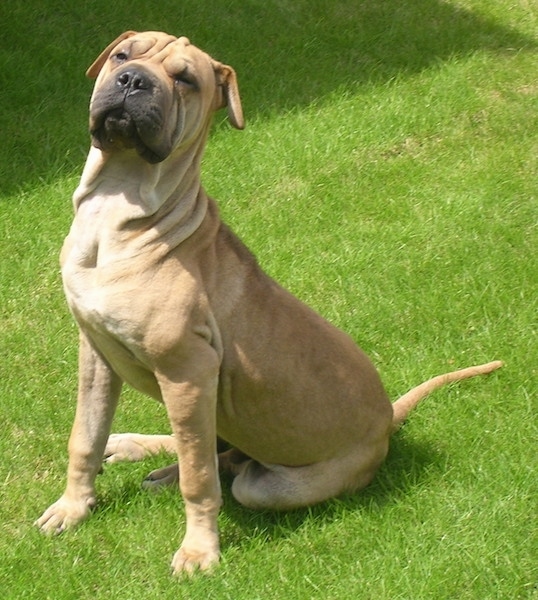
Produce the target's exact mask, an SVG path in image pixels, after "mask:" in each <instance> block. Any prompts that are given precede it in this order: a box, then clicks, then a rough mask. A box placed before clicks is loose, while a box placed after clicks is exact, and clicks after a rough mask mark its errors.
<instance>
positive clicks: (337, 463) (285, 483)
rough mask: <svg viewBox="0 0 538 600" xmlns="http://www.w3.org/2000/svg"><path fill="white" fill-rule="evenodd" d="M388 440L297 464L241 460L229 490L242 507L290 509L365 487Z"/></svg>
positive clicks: (385, 450) (381, 456)
mask: <svg viewBox="0 0 538 600" xmlns="http://www.w3.org/2000/svg"><path fill="white" fill-rule="evenodd" d="M387 450H388V439H386V440H381V441H380V443H379V444H375V445H372V446H370V447H367V448H361V450H360V452H358V451H357V452H351V453H350V454H349V455H347V456H344V457H339V458H335V459H331V460H328V461H325V462H320V463H314V464H312V465H306V466H300V467H287V466H283V465H270V464H260V463H259V462H256V461H254V460H252V459H250V460H247V461H245V462H243V463H241V464H240V465H239V466H238V467H237V471H239V473H238V475H237V476H236V477H235V479H234V481H233V484H232V493H233V495H234V496H235V498H236V499H237V500H238V501H239V502H240V503H241V504H243V505H244V506H247V507H248V508H253V509H261V510H265V509H267V510H290V509H294V508H299V507H301V506H310V505H312V504H317V503H318V502H323V501H324V500H328V499H329V498H334V497H336V496H338V495H340V494H342V493H344V492H349V491H355V490H357V489H360V488H363V487H365V486H367V485H368V484H369V483H370V481H371V480H372V479H373V477H374V474H375V472H376V471H377V469H378V468H379V466H380V465H381V463H382V462H383V460H384V458H385V456H386V453H387Z"/></svg>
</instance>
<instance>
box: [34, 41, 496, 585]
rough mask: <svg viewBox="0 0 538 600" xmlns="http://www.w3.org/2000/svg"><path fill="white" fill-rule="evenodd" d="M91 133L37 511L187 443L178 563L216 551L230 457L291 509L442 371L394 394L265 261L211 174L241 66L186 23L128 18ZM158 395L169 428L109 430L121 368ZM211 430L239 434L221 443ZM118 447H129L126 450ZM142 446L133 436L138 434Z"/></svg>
mask: <svg viewBox="0 0 538 600" xmlns="http://www.w3.org/2000/svg"><path fill="white" fill-rule="evenodd" d="M88 75H89V76H90V77H93V78H96V79H97V80H96V84H95V89H94V92H93V95H92V98H91V104H90V133H91V136H92V147H91V149H90V152H89V156H88V159H87V162H86V165H85V168H84V171H83V173H82V179H81V182H80V185H79V186H78V188H77V189H76V191H75V193H74V197H73V202H74V208H75V217H74V221H73V224H72V227H71V230H70V232H69V234H68V236H67V238H66V240H65V243H64V246H63V249H62V253H61V265H62V277H63V282H64V288H65V294H66V297H67V301H68V304H69V307H70V309H71V311H72V313H73V315H74V317H75V319H76V321H77V323H78V325H79V328H80V358H79V391H78V401H77V411H76V416H75V421H74V425H73V429H72V433H71V436H70V440H69V466H68V473H67V486H66V489H65V492H64V494H63V495H62V496H61V498H60V499H59V500H58V501H57V502H56V503H54V504H53V505H52V506H51V507H50V508H48V509H47V510H46V511H45V513H44V514H43V516H42V517H41V518H40V519H39V520H38V521H37V524H38V526H39V527H40V528H41V529H42V530H44V531H46V532H61V531H63V530H64V529H66V528H68V527H70V526H73V525H76V524H77V523H79V522H80V521H82V520H83V519H85V518H86V517H87V516H88V515H89V513H90V511H91V508H92V507H93V506H94V505H95V502H96V494H95V478H96V475H97V473H98V472H99V470H100V468H101V463H102V460H103V456H104V455H105V454H106V455H107V457H108V460H111V461H113V460H118V459H121V458H130V459H133V458H142V457H143V456H144V455H145V454H147V453H152V452H155V451H157V450H160V449H161V448H165V449H168V450H173V451H176V452H177V454H178V456H179V469H177V468H173V469H171V470H170V469H168V470H166V472H165V473H164V474H163V473H161V474H157V476H156V477H154V478H153V480H154V481H155V480H156V481H157V482H159V481H166V480H167V479H172V480H174V479H176V478H177V476H176V474H178V475H179V486H180V489H181V493H182V495H183V498H184V503H185V512H186V532H185V537H184V539H183V542H182V544H181V546H180V548H179V550H178V551H177V552H176V554H175V555H174V558H173V562H172V566H173V569H174V571H175V572H176V573H179V572H182V571H187V572H192V571H193V570H195V569H198V568H199V569H207V568H209V567H211V566H212V565H213V564H215V563H216V562H217V561H218V559H219V537H218V531H217V514H218V511H219V507H220V505H221V491H220V482H219V474H218V470H219V466H220V468H222V469H229V470H230V471H231V472H232V473H233V474H234V475H235V479H234V481H233V484H232V492H233V495H234V496H235V497H236V498H237V499H238V501H239V502H241V503H242V504H244V505H245V506H248V507H252V508H263V509H266V508H267V509H279V510H283V509H292V508H295V507H299V506H305V505H310V504H313V503H316V502H321V501H323V500H326V499H327V498H331V497H333V496H337V495H338V494H341V493H342V492H344V491H349V490H356V489H359V488H362V487H364V486H365V485H367V484H368V483H369V482H370V481H371V480H372V478H373V476H374V473H375V472H376V470H377V468H378V467H379V465H380V464H381V463H382V462H383V460H384V458H385V456H386V454H387V449H388V445H389V437H390V434H391V431H393V430H394V429H395V428H397V427H398V425H399V424H400V423H401V422H402V421H403V420H404V419H405V418H406V416H407V414H408V412H409V411H410V410H411V409H412V408H413V407H414V406H415V405H416V403H417V402H418V401H419V400H420V399H421V398H422V397H423V396H424V395H426V394H427V393H429V392H430V391H431V390H432V389H434V388H435V387H438V386H439V385H442V384H444V383H447V382H449V381H456V380H458V379H463V378H465V377H470V376H473V375H476V374H479V373H489V372H490V371H492V370H494V369H496V368H498V367H499V366H500V365H501V363H500V362H493V363H489V364H487V365H482V366H480V367H472V368H469V369H464V370H463V371H458V372H455V373H451V374H447V375H443V376H440V377H438V378H435V379H433V380H431V381H429V382H426V383H425V384H422V385H421V386H419V387H418V388H416V389H414V390H412V391H411V392H409V393H408V394H406V395H405V396H403V397H402V398H401V399H400V400H398V401H397V402H396V403H395V404H393V405H392V404H391V403H390V401H389V400H388V398H387V395H386V393H385V391H384V389H383V386H382V384H381V381H380V378H379V376H378V374H377V372H376V370H375V368H374V367H373V365H372V363H371V362H370V360H369V359H368V357H367V356H366V355H365V354H364V352H362V351H361V350H360V349H359V348H358V347H357V346H356V345H355V343H354V342H353V340H352V339H351V338H350V337H349V336H348V335H346V334H345V333H343V332H342V331H339V330H338V329H336V328H335V327H333V326H332V325H330V324H329V323H328V322H327V321H325V320H324V319H323V318H322V317H320V316H319V315H318V314H316V313H315V312H314V311H312V310H311V309H310V308H308V307H307V306H305V305H304V304H303V303H302V302H300V301H299V300H297V299H296V298H295V297H294V296H292V295H291V294H290V293H288V292H287V291H286V290H284V289H283V288H281V287H280V286H279V285H278V284H277V283H275V281H273V280H272V279H271V278H270V277H268V276H267V275H266V274H265V273H264V272H263V271H262V270H261V268H260V267H259V266H258V264H257V262H256V260H255V258H254V257H253V256H252V254H251V253H250V252H249V251H248V250H247V249H246V248H245V246H244V245H243V244H242V243H241V241H239V239H238V238H237V237H236V236H235V235H234V234H233V233H232V232H231V231H230V229H228V227H226V225H224V224H223V223H222V222H221V220H220V219H219V214H218V209H217V207H216V205H215V203H214V201H213V200H212V199H210V198H209V197H208V196H207V195H206V193H205V191H204V189H203V188H202V186H201V182H200V161H201V159H202V153H203V150H204V145H205V142H206V138H207V135H208V131H209V127H210V123H211V117H212V115H213V113H214V112H215V111H216V110H218V109H220V108H223V107H227V110H228V115H229V119H230V122H231V124H232V125H233V126H234V127H236V128H238V129H242V128H243V114H242V109H241V102H240V98H239V92H238V87H237V82H236V75H235V72H234V70H233V69H232V68H231V67H229V66H226V65H224V64H221V63H220V62H217V61H216V60H214V59H212V58H211V57H210V56H208V55H207V54H206V53H204V52H202V51H201V50H199V49H198V48H196V47H195V46H193V45H192V44H191V43H190V42H189V40H188V39H187V38H185V37H180V38H176V37H174V36H171V35H167V34H165V33H158V32H146V33H134V32H127V33H125V34H123V35H122V36H120V37H119V38H118V39H117V40H115V41H114V42H113V43H112V44H111V45H110V46H108V47H107V48H106V49H105V50H104V52H103V53H102V54H101V55H100V56H99V57H98V58H97V60H96V61H95V62H94V64H93V65H92V66H91V67H90V68H89V70H88ZM123 382H127V383H128V384H130V385H132V386H133V387H135V388H136V389H138V390H141V391H142V392H144V393H146V394H147V395H149V396H151V397H153V398H156V399H157V400H159V401H160V402H162V403H164V405H165V407H166V410H167V414H168V416H169V419H170V424H171V428H172V431H173V437H167V436H158V437H137V436H132V435H131V436H129V435H128V436H127V437H125V436H124V437H120V438H114V437H112V438H111V440H110V442H109V444H108V447H107V439H108V436H109V433H110V428H111V422H112V418H113V415H114V411H115V408H116V404H117V400H118V397H119V394H120V390H121V387H122V383H123ZM217 438H220V439H222V440H225V441H226V442H227V443H228V444H229V445H230V446H231V449H229V450H227V451H226V452H224V453H221V454H220V456H218V453H217ZM122 448H123V450H122ZM133 448H134V450H133Z"/></svg>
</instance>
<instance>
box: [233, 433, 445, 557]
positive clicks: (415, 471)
mask: <svg viewBox="0 0 538 600" xmlns="http://www.w3.org/2000/svg"><path fill="white" fill-rule="evenodd" d="M445 464H446V457H445V456H444V454H443V452H442V451H441V450H440V449H439V448H438V447H434V446H433V445H432V444H430V443H427V442H423V441H421V442H419V441H416V440H413V439H410V438H409V436H407V435H406V434H405V432H399V433H397V434H396V435H394V436H393V438H392V440H391V447H390V450H389V454H388V456H387V459H386V461H385V463H384V464H383V466H382V467H381V468H380V469H379V471H378V472H377V474H376V476H375V478H374V480H373V482H372V483H371V484H370V485H369V486H368V487H366V488H365V489H363V490H359V491H358V492H356V493H349V494H345V495H343V496H340V497H339V498H335V499H332V500H329V501H326V502H323V503H321V504H318V505H315V506H312V507H307V508H302V509H296V510H293V511H287V512H277V511H254V510H249V509H246V508H245V507H243V506H241V505H240V504H239V503H238V502H237V501H236V500H235V499H234V498H233V496H232V493H231V482H232V479H231V477H230V478H228V477H224V478H223V479H222V484H223V500H224V505H223V509H222V513H223V520H224V521H225V522H226V523H227V525H228V526H225V527H223V528H222V532H221V536H222V545H223V547H224V548H225V547H227V546H243V545H245V544H246V545H248V544H250V542H251V540H252V538H253V537H254V536H255V537H259V536H262V537H263V538H264V540H269V541H276V540H279V539H286V538H288V537H290V536H292V535H293V533H294V532H296V531H298V530H299V529H300V528H301V527H302V526H303V525H304V524H305V523H306V522H310V521H312V520H315V521H316V522H318V523H331V522H334V521H336V520H338V519H339V518H340V517H341V515H342V513H346V514H349V513H355V512H356V513H357V514H358V515H359V514H360V515H361V517H362V518H364V517H366V518H368V516H369V515H373V514H374V513H375V514H378V513H379V512H380V511H384V510H386V509H387V508H388V507H390V506H391V505H394V504H396V503H399V502H401V501H402V499H405V497H406V496H407V495H409V494H410V493H411V492H412V491H413V490H414V489H415V488H417V487H420V486H423V485H424V484H426V483H427V482H428V481H429V480H432V479H435V478H438V477H440V476H441V474H442V472H443V469H444V465H445Z"/></svg>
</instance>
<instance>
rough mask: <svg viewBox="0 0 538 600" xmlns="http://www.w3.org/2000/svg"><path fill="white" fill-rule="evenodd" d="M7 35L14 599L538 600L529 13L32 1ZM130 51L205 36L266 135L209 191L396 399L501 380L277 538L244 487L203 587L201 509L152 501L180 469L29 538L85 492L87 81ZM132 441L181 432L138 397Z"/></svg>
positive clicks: (1, 328) (5, 163)
mask: <svg viewBox="0 0 538 600" xmlns="http://www.w3.org/2000/svg"><path fill="white" fill-rule="evenodd" d="M215 4H217V6H215ZM288 4H289V5H288ZM327 4H330V7H329V6H326V5H327ZM133 14H135V16H134V17H133V16H132V15H133ZM0 18H1V20H2V23H3V39H2V43H1V45H0V106H1V107H2V110H1V112H0V130H1V131H2V145H1V147H0V332H1V333H0V356H1V357H2V359H1V360H0V397H1V398H2V415H3V420H4V426H3V427H2V430H1V432H0V456H1V459H0V482H1V483H0V506H1V511H2V520H1V528H2V529H1V531H2V534H1V536H0V555H1V556H2V560H1V561H0V580H1V581H2V583H3V586H2V588H3V597H5V598H9V599H12V598H13V599H15V598H21V597H24V598H28V599H30V598H35V599H39V600H43V599H47V598H51V599H54V600H61V599H84V598H92V599H93V598H107V599H112V598H122V599H129V598H142V597H144V598H177V597H186V598H195V599H196V598H215V599H219V600H220V599H225V598H231V599H234V600H241V599H243V598H244V599H248V600H254V599H257V598H260V599H280V598H288V599H290V600H292V599H295V598H297V599H301V600H303V599H305V598H316V599H317V598H320V599H347V598H357V599H365V600H366V599H374V598H375V599H387V600H389V599H390V600H396V599H400V598H401V599H406V600H408V599H411V598H412V599H413V600H418V599H429V598H443V599H444V598H446V599H458V600H459V599H479V600H489V599H507V598H529V599H530V598H537V597H538V573H537V568H536V565H537V564H538V551H537V548H538V541H537V535H536V532H537V519H536V495H537V493H538V490H537V484H536V449H535V446H533V444H535V441H536V434H537V427H536V394H537V386H536V355H537V345H536V326H537V318H536V315H537V308H538V301H537V298H538V289H537V288H538V286H537V282H538V272H537V262H536V259H535V255H536V248H537V242H538V239H537V231H536V224H537V221H538V185H537V181H538V162H537V160H538V159H537V156H538V137H537V134H536V132H537V131H538V85H537V83H536V48H537V40H536V38H535V37H533V36H534V35H535V33H536V31H537V25H538V11H537V9H536V7H535V6H534V4H532V3H530V2H527V1H526V0H517V1H516V2H509V1H508V0H498V1H497V2H495V3H492V2H489V0H459V1H455V0H452V1H447V2H441V1H437V0H411V1H406V2H404V1H403V0H402V1H400V0H397V1H394V2H388V1H384V0H380V1H379V2H369V1H367V0H360V1H359V2H354V3H351V2H344V1H337V2H331V3H323V2H319V1H315V2H306V0H298V1H297V2H294V3H292V4H291V3H285V2H280V1H278V0H270V1H267V2H263V3H261V2H260V3H257V2H254V1H249V2H244V1H243V0H241V1H239V0H232V1H231V2H227V3H209V2H208V3H205V2H193V1H191V0H186V1H185V2H182V3H181V4H180V5H178V4H177V3H175V2H171V1H168V0H163V2H160V3H158V4H156V3H141V2H140V3H136V10H134V11H133V10H132V2H131V3H127V2H125V1H124V0H118V1H117V2H114V3H109V2H104V1H102V0H96V1H95V2H92V3H89V2H80V3H78V4H77V5H76V6H75V5H71V4H68V3H65V2H63V1H60V0H49V1H48V2H47V6H46V8H44V7H43V5H42V4H37V3H35V2H32V1H29V0H26V1H25V2H22V1H18V0H14V1H12V2H9V3H4V4H2V6H1V7H0ZM130 28H134V29H150V28H156V29H164V30H167V31H170V32H172V33H178V34H179V33H186V34H187V35H189V36H190V37H191V39H192V40H193V41H194V42H195V43H196V44H197V45H199V46H201V47H203V48H204V49H206V50H208V51H209V52H210V53H212V54H213V55H214V56H216V57H218V58H219V59H221V60H224V61H225V62H228V63H229V64H232V65H233V66H234V67H235V68H236V69H237V71H238V73H239V81H240V86H241V90H242V96H243V101H244V107H245V113H246V115H247V118H248V127H247V129H246V130H245V131H244V132H242V133H239V132H234V131H232V130H230V128H229V127H228V126H227V125H226V124H225V123H224V116H219V117H218V118H217V119H216V124H215V127H214V131H213V135H212V138H211V140H210V142H209V146H208V149H207V154H206V158H205V161H204V182H205V186H206V188H207V190H208V191H209V193H210V194H211V195H213V196H214V197H215V198H218V199H219V203H220V206H221V210H222V213H223V216H224V218H225V219H226V221H227V222H229V223H230V224H231V225H232V226H233V227H234V229H235V230H236V231H237V232H238V233H239V234H240V235H241V237H242V238H243V239H244V240H245V241H246V242H247V244H248V245H249V246H250V247H251V248H252V249H253V250H254V251H255V253H256V254H257V255H258V257H259V260H260V262H261V263H262V265H263V266H264V267H265V268H266V269H267V270H268V271H269V272H270V273H271V274H272V275H274V276H275V277H276V278H278V279H279V280H280V281H281V282H282V283H283V284H285V285H286V286H287V287H289V288H290V289H291V290H292V291H293V292H294V293H296V294H297V295H298V296H300V297H301V298H302V299H304V300H305V301H307V302H308V303H309V304H311V305H312V306H314V307H315V308H316V309H317V310H318V311H320V312H321V313H322V314H324V315H325V316H326V317H327V318H329V319H330V320H331V321H332V322H334V323H335V324H337V325H338V326H340V327H342V328H343V329H345V330H347V331H349V332H350V333H351V334H352V335H353V337H354V338H355V339H356V340H357V342H358V343H359V344H360V345H361V346H363V347H364V348H365V350H366V351H367V352H368V353H369V354H370V355H371V356H372V358H373V360H374V362H375V363H376V365H377V366H378V368H379V370H380V371H381V373H382V376H383V379H384V381H385V383H386V386H387V389H388V391H389V393H390V395H391V396H392V397H394V398H396V397H397V396H398V395H399V394H401V393H403V392H404V391H405V390H406V389H407V388H408V387H410V386H412V385H414V384H416V383H418V382H419V381H421V380H423V379H424V378H426V377H427V376H430V375H434V374H436V373H439V372H442V371H445V370H447V369H450V368H452V367H456V366H465V365H468V364H472V363H478V362H484V361H487V360H492V359H495V358H500V359H502V360H504V361H505V362H506V366H505V368H504V369H503V370H502V371H501V372H498V373H496V374H494V375H492V376H490V377H488V378H485V379H480V380H472V381H468V382H465V383H464V384H460V385H458V386H453V387H451V388H448V389H444V390H442V391H439V392H437V393H436V394H435V396H432V397H431V398H430V399H429V400H428V401H427V402H425V403H424V404H423V405H421V407H420V408H419V409H418V410H417V411H416V412H415V413H414V414H413V415H412V418H411V419H410V420H409V422H408V424H407V425H406V426H405V427H404V429H403V430H402V431H401V432H399V433H398V434H397V435H396V436H395V438H394V440H393V444H392V448H391V452H390V455H389V457H388V460H387V462H386V464H385V465H384V466H383V468H382V469H381V470H380V472H379V474H378V476H377V478H376V479H375V481H374V483H373V484H372V485H371V486H370V487H369V488H368V489H366V490H364V491H363V492H362V493H360V494H357V495H354V496H346V497H344V498H340V499H336V500H333V501H331V502H327V503H325V504H323V505H320V506H316V507H313V508H311V509H308V510H306V509H305V510H299V511H294V512H292V513H289V514H272V513H254V512H250V511H248V510H246V509H243V508H241V507H240V506H238V505H237V503H236V502H235V501H234V500H233V498H232V497H231V494H230V492H229V482H225V485H224V494H225V505H224V508H223V510H222V512H221V516H220V528H221V533H222V549H223V559H222V565H221V567H220V568H219V570H218V571H217V572H216V573H215V574H214V575H213V576H210V577H201V576H200V577H195V578H193V579H192V580H188V581H181V582H177V581H175V580H173V579H172V578H170V577H169V572H168V565H169V561H170V559H171V556H172V554H173V552H174V551H175V549H176V548H177V545H178V543H179V540H180V537H181V533H182V531H183V526H184V516H183V512H182V502H181V499H180V497H179V496H178V494H177V493H176V492H175V491H173V490H170V491H166V492H164V493H162V494H159V495H149V494H147V493H144V492H143V491H141V490H140V489H139V481H140V480H141V479H142V477H143V476H144V475H145V474H146V472H147V471H148V470H151V469H152V468H155V467H157V466H160V465H162V464H163V463H166V458H164V457H157V458H154V459H151V460H149V461H147V462H146V463H144V464H137V465H116V466H113V467H112V466H111V467H109V468H107V469H106V470H105V473H104V474H103V475H102V476H101V477H100V479H99V483H98V486H99V497H100V506H99V508H98V510H97V511H96V513H95V514H94V516H93V517H92V519H91V520H90V521H88V522H87V523H86V524H84V525H83V526H82V527H81V528H79V529H78V530H76V531H75V532H73V533H70V534H67V535H65V536H63V537H62V538H59V539H49V538H44V537H42V536H40V535H39V534H38V532H37V531H35V530H34V528H33V527H32V523H33V521H34V520H35V518H36V517H37V516H39V514H40V513H41V512H42V510H43V509H44V508H45V507H46V506H47V505H48V504H49V503H50V502H52V501H53V500H54V499H55V498H56V497H57V496H58V495H59V493H60V492H61V490H62V487H63V484H64V477H65V475H64V473H65V466H66V459H67V456H66V449H65V448H66V440H67V436H68V434H69V429H70V426H71V422H72V418H73V413H74V394H75V389H76V328H75V326H74V325H73V323H72V319H71V317H70V316H69V314H68V312H67V309H66V307H65V302H64V299H63V294H62V290H61V283H60V278H59V269H58V264H57V255H58V250H59V247H60V245H61V242H62V239H63V237H64V235H65V233H66V231H67V228H68V227H69V222H70V218H71V207H70V195H71V193H72V190H73V189H74V187H75V185H76V182H77V179H78V176H79V173H80V169H81V165H82V163H83V160H84V155H85V152H86V151H87V146H88V135H87V133H86V119H87V117H86V108H87V100H88V97H89V93H90V88H91V85H90V83H89V82H87V81H85V80H84V77H83V73H84V70H85V68H86V67H87V66H88V65H89V64H90V63H91V61H92V60H93V58H94V57H95V56H96V55H97V53H98V52H99V51H100V50H101V48H102V47H104V46H105V45H106V44H107V43H108V42H109V41H110V40H111V39H112V38H113V37H114V36H115V35H117V34H118V33H120V32H121V31H122V30H125V29H130ZM114 429H115V430H116V431H126V430H133V431H146V432H159V431H166V430H167V423H166V419H165V416H164V414H163V411H162V409H161V407H159V406H158V405H156V403H152V402H150V401H149V400H146V399H143V398H141V397H140V396H138V395H137V394H135V393H134V392H131V391H128V390H127V391H126V392H125V394H124V398H123V402H122V404H121V406H120V408H119V411H118V414H117V417H116V422H115V426H114Z"/></svg>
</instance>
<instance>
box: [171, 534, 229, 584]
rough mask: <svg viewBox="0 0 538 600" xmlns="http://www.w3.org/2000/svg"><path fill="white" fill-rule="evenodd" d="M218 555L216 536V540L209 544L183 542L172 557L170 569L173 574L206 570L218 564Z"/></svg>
mask: <svg viewBox="0 0 538 600" xmlns="http://www.w3.org/2000/svg"><path fill="white" fill-rule="evenodd" d="M219 556H220V553H219V544H218V538H217V540H216V542H211V543H209V544H207V543H205V544H204V543H202V544H194V545H193V544H186V543H185V542H183V544H182V545H181V548H180V549H179V550H178V551H177V552H176V553H175V555H174V558H173V559H172V570H173V573H174V575H181V574H183V573H186V574H187V575H192V574H193V573H195V572H196V571H206V572H207V571H209V570H210V569H211V568H213V567H215V566H216V565H217V564H218V562H219Z"/></svg>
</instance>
